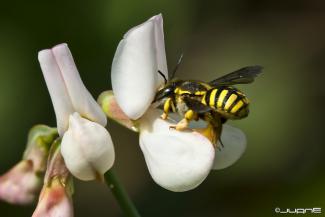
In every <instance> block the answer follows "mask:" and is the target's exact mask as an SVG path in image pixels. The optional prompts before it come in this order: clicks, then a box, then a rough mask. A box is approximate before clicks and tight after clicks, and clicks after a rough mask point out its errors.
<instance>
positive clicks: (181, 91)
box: [174, 88, 191, 95]
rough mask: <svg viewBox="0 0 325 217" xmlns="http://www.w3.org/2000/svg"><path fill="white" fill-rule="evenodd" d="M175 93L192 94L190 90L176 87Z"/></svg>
mask: <svg viewBox="0 0 325 217" xmlns="http://www.w3.org/2000/svg"><path fill="white" fill-rule="evenodd" d="M174 93H175V94H179V95H182V94H191V92H190V91H188V90H182V89H180V88H176V89H175V91H174Z"/></svg>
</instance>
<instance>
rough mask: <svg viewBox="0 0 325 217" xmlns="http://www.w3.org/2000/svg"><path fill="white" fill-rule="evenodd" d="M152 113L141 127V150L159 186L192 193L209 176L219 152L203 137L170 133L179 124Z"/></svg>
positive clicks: (197, 134) (194, 134) (192, 133)
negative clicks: (216, 153)
mask: <svg viewBox="0 0 325 217" xmlns="http://www.w3.org/2000/svg"><path fill="white" fill-rule="evenodd" d="M159 115H160V112H159V111H154V110H149V111H148V112H147V114H146V115H145V116H144V118H141V125H140V147H141V150H142V152H143V154H144V157H145V160H146V163H147V166H148V169H149V172H150V174H151V176H152V178H153V179H154V180H155V182H156V183H157V184H158V185H160V186H162V187H163V188H166V189H168V190H171V191H175V192H181V191H188V190H191V189H193V188H195V187H196V186H198V185H199V184H200V183H201V182H203V180H204V179H205V178H206V177H207V175H208V174H209V171H210V169H211V167H212V164H213V160H214V155H215V150H214V147H213V145H212V144H211V142H210V141H209V140H208V139H206V138H205V137H204V136H202V135H201V134H199V133H196V132H193V131H188V132H183V131H182V132H180V131H176V130H170V129H169V127H170V126H171V125H174V124H175V123H171V122H168V121H164V120H162V119H160V118H159Z"/></svg>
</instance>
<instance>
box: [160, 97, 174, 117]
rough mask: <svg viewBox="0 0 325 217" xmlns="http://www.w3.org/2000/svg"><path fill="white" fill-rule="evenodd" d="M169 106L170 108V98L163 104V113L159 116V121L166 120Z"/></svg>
mask: <svg viewBox="0 0 325 217" xmlns="http://www.w3.org/2000/svg"><path fill="white" fill-rule="evenodd" d="M171 106H172V98H167V99H166V101H165V103H164V113H163V114H162V115H161V116H160V117H161V119H163V120H166V119H167V118H168V113H169V110H170V107H171Z"/></svg>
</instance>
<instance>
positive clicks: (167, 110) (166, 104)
mask: <svg viewBox="0 0 325 217" xmlns="http://www.w3.org/2000/svg"><path fill="white" fill-rule="evenodd" d="M171 100H172V99H171V98H168V99H167V100H166V101H165V103H164V112H165V113H168V112H169V108H170V105H171Z"/></svg>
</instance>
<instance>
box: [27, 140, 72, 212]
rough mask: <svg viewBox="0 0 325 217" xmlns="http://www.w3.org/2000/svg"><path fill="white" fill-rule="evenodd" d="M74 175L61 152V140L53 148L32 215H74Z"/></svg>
mask: <svg viewBox="0 0 325 217" xmlns="http://www.w3.org/2000/svg"><path fill="white" fill-rule="evenodd" d="M72 194H73V183H72V176H71V175H70V173H69V171H68V169H67V168H66V166H65V164H64V160H63V158H62V155H61V153H60V140H56V141H55V142H54V144H53V146H52V148H51V153H50V156H49V163H48V165H47V171H46V175H45V178H44V186H43V189H42V192H41V194H40V197H39V201H38V204H37V207H36V209H35V211H34V213H33V216H32V217H48V216H51V217H72V216H73V206H72Z"/></svg>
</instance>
